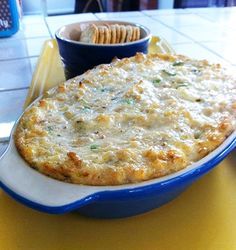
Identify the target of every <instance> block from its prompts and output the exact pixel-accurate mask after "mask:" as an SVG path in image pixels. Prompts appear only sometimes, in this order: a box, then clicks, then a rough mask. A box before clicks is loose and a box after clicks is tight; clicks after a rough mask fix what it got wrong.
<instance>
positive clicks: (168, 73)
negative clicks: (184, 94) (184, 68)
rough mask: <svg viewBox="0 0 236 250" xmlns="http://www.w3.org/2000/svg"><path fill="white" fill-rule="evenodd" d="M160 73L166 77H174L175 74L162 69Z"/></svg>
mask: <svg viewBox="0 0 236 250" xmlns="http://www.w3.org/2000/svg"><path fill="white" fill-rule="evenodd" d="M162 72H163V73H165V74H166V75H168V76H176V73H174V72H170V71H167V70H165V69H163V70H162Z"/></svg>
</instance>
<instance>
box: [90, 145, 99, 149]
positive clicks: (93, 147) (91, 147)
mask: <svg viewBox="0 0 236 250" xmlns="http://www.w3.org/2000/svg"><path fill="white" fill-rule="evenodd" d="M98 147H99V146H98V145H97V144H92V145H91V146H90V149H91V150H94V149H98Z"/></svg>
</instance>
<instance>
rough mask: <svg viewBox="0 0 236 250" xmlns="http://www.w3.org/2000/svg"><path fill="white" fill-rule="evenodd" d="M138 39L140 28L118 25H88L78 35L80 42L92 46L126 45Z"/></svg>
mask: <svg viewBox="0 0 236 250" xmlns="http://www.w3.org/2000/svg"><path fill="white" fill-rule="evenodd" d="M139 39H140V28H139V27H137V26H131V25H120V24H111V25H110V24H104V25H95V24H90V25H89V26H87V27H86V28H85V29H84V30H82V32H81V35H80V40H79V41H80V42H84V43H94V44H114V43H127V42H133V41H136V40H139Z"/></svg>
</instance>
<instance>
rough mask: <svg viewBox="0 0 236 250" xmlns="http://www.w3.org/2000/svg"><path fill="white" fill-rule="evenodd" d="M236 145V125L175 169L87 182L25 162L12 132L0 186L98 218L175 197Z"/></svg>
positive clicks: (31, 202)
mask: <svg viewBox="0 0 236 250" xmlns="http://www.w3.org/2000/svg"><path fill="white" fill-rule="evenodd" d="M15 127H16V126H15ZM15 127H14V128H15ZM14 130H15V129H13V132H12V134H13V133H14ZM235 146H236V131H234V132H233V133H232V134H231V135H230V136H229V137H228V138H227V139H226V140H225V141H224V142H223V143H222V144H221V145H220V146H219V147H218V148H217V149H215V150H214V151H213V152H211V153H210V154H208V155H207V156H206V157H204V158H203V159H201V160H200V161H198V162H195V163H193V164H192V165H190V166H188V167H187V168H185V169H183V170H181V171H178V172H176V173H174V174H170V175H167V176H164V177H161V178H157V179H153V180H149V181H144V182H140V183H136V184H127V185H120V186H86V185H77V184H70V183H64V182H61V181H57V180H54V179H52V178H49V177H47V176H44V175H43V174H41V173H39V172H37V171H35V170H33V169H32V168H30V167H28V166H27V163H26V162H25V161H24V160H23V159H22V158H21V157H20V155H19V154H18V152H17V150H16V147H15V144H14V141H13V137H12V136H11V141H10V144H9V146H8V149H7V150H6V152H5V153H4V155H2V157H1V159H0V186H1V187H2V188H3V190H5V191H6V192H7V193H8V194H9V195H10V196H12V197H13V198H15V199H16V200H18V201H19V202H21V203H23V204H25V205H26V206H29V207H31V208H33V209H36V210H39V211H43V212H46V213H51V214H63V213H67V212H70V211H78V212H80V213H81V214H84V215H87V216H92V217H99V218H120V217H127V216H133V215H137V214H140V213H144V212H147V211H149V210H151V209H154V208H157V207H160V206H161V205H163V204H165V203H167V202H169V201H171V200H173V199H174V198H175V197H177V196H178V195H179V194H180V193H182V192H183V191H184V190H185V189H186V188H187V187H188V186H189V185H191V183H193V182H194V181H195V180H196V179H198V178H199V177H200V176H202V175H204V174H205V173H207V172H208V171H209V170H211V169H212V168H213V167H214V166H216V165H217V164H218V163H219V162H220V161H222V160H223V159H224V158H225V157H226V156H227V155H228V154H229V153H230V152H231V151H232V150H233V149H234V148H235Z"/></svg>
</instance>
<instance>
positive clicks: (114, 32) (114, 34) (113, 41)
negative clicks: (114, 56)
mask: <svg viewBox="0 0 236 250" xmlns="http://www.w3.org/2000/svg"><path fill="white" fill-rule="evenodd" d="M110 27H111V43H112V44H114V43H116V26H115V25H111V26H110Z"/></svg>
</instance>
